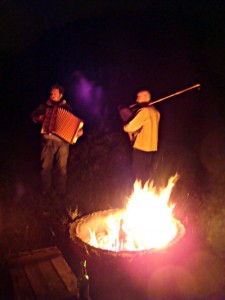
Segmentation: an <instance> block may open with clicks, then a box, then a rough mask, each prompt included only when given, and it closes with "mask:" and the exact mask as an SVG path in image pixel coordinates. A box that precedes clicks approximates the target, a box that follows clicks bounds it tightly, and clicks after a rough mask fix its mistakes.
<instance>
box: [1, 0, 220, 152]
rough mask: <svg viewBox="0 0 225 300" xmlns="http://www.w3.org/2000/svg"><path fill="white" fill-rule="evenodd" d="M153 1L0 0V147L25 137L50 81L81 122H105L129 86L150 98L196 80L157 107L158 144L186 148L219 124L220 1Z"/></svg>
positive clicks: (21, 143)
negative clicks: (59, 87)
mask: <svg viewBox="0 0 225 300" xmlns="http://www.w3.org/2000/svg"><path fill="white" fill-rule="evenodd" d="M114 2H115V3H114ZM117 2H118V3H117ZM159 2H160V4H159V3H158V4H156V1H154V2H153V1H122V3H119V1H52V0H48V1H25V0H24V1H7V0H5V1H1V2H0V36H1V43H0V54H1V55H0V79H1V85H2V89H1V104H2V105H1V120H2V121H1V135H2V141H4V143H5V145H6V146H5V147H4V149H5V153H6V154H7V147H14V150H15V152H16V151H18V149H19V151H20V152H23V151H27V146H28V145H32V140H33V139H35V138H36V132H37V131H36V128H35V126H34V125H33V124H32V122H31V119H30V113H31V111H32V110H33V109H34V108H35V107H36V106H37V105H38V104H39V103H40V102H44V101H45V100H46V99H47V97H48V93H49V87H50V85H51V84H54V83H56V82H58V83H61V84H63V85H64V87H65V98H66V99H67V100H68V101H69V102H70V103H71V104H72V106H73V107H74V109H75V110H76V112H77V113H78V114H79V116H80V117H82V118H84V119H85V121H86V124H88V125H91V124H92V122H96V120H97V121H99V120H100V119H102V120H107V122H108V123H110V126H112V127H114V128H119V127H120V126H121V122H120V119H119V117H118V112H117V106H118V104H132V103H134V101H135V93H136V92H137V90H138V89H140V88H147V89H149V90H150V91H151V93H152V99H153V100H157V99H159V98H161V97H164V96H167V95H170V94H173V93H175V92H177V91H181V90H183V89H185V88H188V87H190V86H192V85H194V84H197V83H200V84H201V86H202V88H201V90H200V91H197V90H193V91H191V92H188V93H185V94H183V95H181V96H178V97H175V98H173V99H170V100H166V101H165V102H162V103H161V104H158V105H157V108H158V109H159V110H160V112H161V116H162V118H161V127H160V140H161V141H160V143H161V145H166V144H167V145H169V144H176V143H180V144H183V145H185V146H187V148H188V149H193V151H196V149H197V148H198V147H199V146H200V144H201V142H202V141H203V140H204V139H205V138H206V137H207V135H208V134H210V133H211V132H213V131H215V130H217V129H219V130H221V128H222V132H223V126H224V117H225V116H224V115H225V109H224V95H225V88H224V66H225V62H224V53H225V47H224V45H225V39H224V37H225V26H224V25H225V22H224V19H225V18H224V11H225V10H224V8H225V7H224V2H223V1H181V2H180V1H159ZM176 2H177V3H176ZM181 3H182V4H181ZM108 123H107V124H108ZM87 130H88V126H87ZM220 132H221V131H220ZM221 139H222V143H221V145H222V146H224V145H225V144H224V136H223V135H222V137H221ZM12 144H13V146H12Z"/></svg>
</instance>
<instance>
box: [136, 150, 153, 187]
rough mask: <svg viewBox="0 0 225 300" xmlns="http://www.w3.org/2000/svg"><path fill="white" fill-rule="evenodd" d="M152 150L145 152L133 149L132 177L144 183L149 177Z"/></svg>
mask: <svg viewBox="0 0 225 300" xmlns="http://www.w3.org/2000/svg"><path fill="white" fill-rule="evenodd" d="M153 153H154V152H145V151H141V150H137V149H133V154H132V170H133V174H134V179H135V180H136V179H137V180H141V182H142V184H145V182H146V181H148V180H149V179H150V178H151V163H152V157H153Z"/></svg>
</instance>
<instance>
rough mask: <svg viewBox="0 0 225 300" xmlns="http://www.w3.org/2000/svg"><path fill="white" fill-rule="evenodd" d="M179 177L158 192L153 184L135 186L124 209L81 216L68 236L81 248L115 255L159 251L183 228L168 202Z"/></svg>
mask: <svg viewBox="0 0 225 300" xmlns="http://www.w3.org/2000/svg"><path fill="white" fill-rule="evenodd" d="M177 178H178V176H177V175H175V176H173V177H171V178H170V179H169V181H168V184H167V186H166V187H165V188H162V189H160V190H159V191H157V190H156V188H155V187H154V186H153V183H152V182H151V183H149V182H147V183H146V184H145V185H144V187H143V188H142V187H141V183H140V182H135V184H134V191H133V194H132V195H131V196H130V197H129V198H128V202H127V205H126V207H125V208H123V209H115V210H107V211H100V212H96V213H93V214H90V215H88V216H84V217H82V218H81V219H79V220H77V221H76V222H74V223H73V224H72V225H71V228H70V233H71V237H72V239H73V236H74V230H75V236H76V238H78V239H80V240H81V241H82V242H83V243H84V244H86V245H88V246H91V247H93V248H98V249H102V250H107V251H114V252H117V253H118V252H124V251H128V252H133V251H138V252H139V251H146V250H152V249H162V248H164V247H167V246H168V245H170V244H171V243H173V242H174V241H175V240H176V239H177V238H178V237H179V238H180V237H181V236H182V235H183V234H184V232H185V230H184V226H183V225H182V224H181V223H180V222H179V221H178V220H176V219H175V218H174V216H173V208H174V204H169V198H170V195H171V192H172V189H173V187H174V185H175V182H176V180H177Z"/></svg>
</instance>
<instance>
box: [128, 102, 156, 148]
mask: <svg viewBox="0 0 225 300" xmlns="http://www.w3.org/2000/svg"><path fill="white" fill-rule="evenodd" d="M159 120H160V113H159V111H158V110H157V109H156V108H155V107H153V106H148V107H143V108H141V109H140V110H139V111H138V113H137V114H136V116H135V117H134V118H133V119H132V120H131V121H130V122H129V123H128V124H126V125H124V127H123V129H124V131H125V132H127V133H128V134H130V133H134V132H135V131H137V130H139V132H138V133H137V136H136V139H135V142H134V144H133V148H135V149H138V150H142V151H146V152H151V151H157V149H158V129H159Z"/></svg>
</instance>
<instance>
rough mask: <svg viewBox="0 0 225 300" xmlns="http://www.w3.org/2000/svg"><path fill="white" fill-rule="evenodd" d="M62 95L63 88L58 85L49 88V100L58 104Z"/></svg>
mask: <svg viewBox="0 0 225 300" xmlns="http://www.w3.org/2000/svg"><path fill="white" fill-rule="evenodd" d="M63 93H64V88H63V87H62V86H61V85H59V84H55V85H53V86H51V88H50V99H51V100H52V101H54V102H59V101H60V100H61V99H62V97H63Z"/></svg>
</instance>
